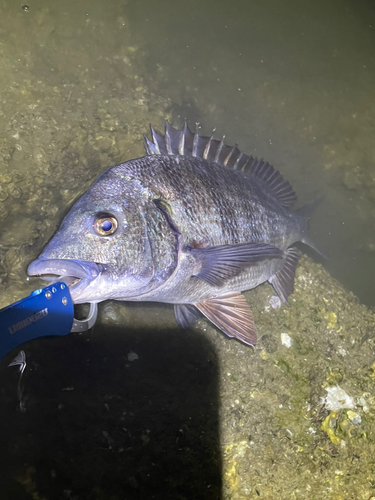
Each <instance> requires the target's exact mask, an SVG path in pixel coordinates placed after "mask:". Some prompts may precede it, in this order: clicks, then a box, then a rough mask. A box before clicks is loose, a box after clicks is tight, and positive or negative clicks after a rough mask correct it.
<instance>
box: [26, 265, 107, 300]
mask: <svg viewBox="0 0 375 500" xmlns="http://www.w3.org/2000/svg"><path fill="white" fill-rule="evenodd" d="M102 268H103V265H102V264H96V263H95V262H86V261H81V260H73V259H72V260H70V259H43V258H39V259H37V260H34V261H33V262H32V263H31V264H30V265H29V267H28V268H27V274H28V275H29V276H37V277H39V278H41V279H43V280H47V281H49V282H50V284H52V283H55V282H57V281H62V282H63V283H65V284H66V285H67V286H68V287H69V291H70V294H71V296H72V300H73V302H75V301H76V300H78V298H79V296H80V295H81V294H82V292H83V290H85V289H86V288H87V287H88V285H90V284H91V283H92V282H93V281H94V280H95V279H96V278H97V277H98V276H99V274H100V273H101V271H102V270H103V269H102ZM87 302H88V301H87Z"/></svg>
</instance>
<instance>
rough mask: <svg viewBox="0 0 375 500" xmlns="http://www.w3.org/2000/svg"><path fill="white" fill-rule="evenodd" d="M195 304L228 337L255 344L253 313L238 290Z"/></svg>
mask: <svg viewBox="0 0 375 500" xmlns="http://www.w3.org/2000/svg"><path fill="white" fill-rule="evenodd" d="M195 306H196V307H197V308H198V309H199V310H200V312H201V313H203V314H204V315H205V316H206V317H207V318H208V319H209V320H210V321H212V323H213V324H214V325H216V326H217V327H218V328H220V330H222V331H223V332H224V333H225V334H226V335H228V337H235V338H236V339H238V340H240V341H241V342H243V343H244V344H248V345H252V346H254V345H255V344H256V341H257V335H256V329H255V326H254V320H253V314H252V312H251V310H250V307H249V306H248V304H247V302H246V300H245V297H244V296H243V295H242V294H241V293H240V292H233V293H230V294H228V295H225V296H224V297H217V298H215V299H208V300H203V301H202V302H197V303H196V304H195Z"/></svg>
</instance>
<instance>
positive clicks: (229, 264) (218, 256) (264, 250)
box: [189, 243, 283, 286]
mask: <svg viewBox="0 0 375 500" xmlns="http://www.w3.org/2000/svg"><path fill="white" fill-rule="evenodd" d="M189 252H190V253H191V254H193V255H194V257H195V258H196V259H197V260H198V261H200V263H201V270H200V272H199V273H198V274H196V275H195V276H196V277H197V278H200V279H202V280H204V281H207V283H209V284H210V285H213V286H222V285H224V283H225V281H226V280H228V279H229V278H233V277H234V276H237V275H238V274H240V272H241V271H242V270H243V269H245V268H246V267H249V266H251V265H252V264H254V263H256V262H259V261H260V260H262V259H267V258H268V259H269V258H273V257H282V255H283V252H282V251H281V250H280V249H279V248H277V247H275V246H274V245H268V244H266V243H241V244H238V245H220V246H216V247H209V248H194V249H190V250H189Z"/></svg>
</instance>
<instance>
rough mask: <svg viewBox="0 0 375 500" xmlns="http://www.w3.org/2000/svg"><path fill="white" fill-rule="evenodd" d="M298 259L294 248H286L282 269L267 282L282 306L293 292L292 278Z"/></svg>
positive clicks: (297, 253)
mask: <svg viewBox="0 0 375 500" xmlns="http://www.w3.org/2000/svg"><path fill="white" fill-rule="evenodd" d="M299 257H300V255H299V252H298V250H297V249H296V248H293V247H290V248H288V249H287V251H286V252H285V258H284V259H285V260H284V265H283V267H282V269H280V271H278V272H277V273H276V274H274V275H273V276H271V278H270V279H269V280H268V282H269V283H271V285H272V286H273V287H274V289H275V292H276V293H277V295H278V296H279V297H280V299H281V300H282V301H283V302H284V304H288V297H289V295H291V294H292V293H293V291H294V278H295V275H296V267H297V264H298V260H299Z"/></svg>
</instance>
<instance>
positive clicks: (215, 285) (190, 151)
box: [27, 121, 316, 346]
mask: <svg viewBox="0 0 375 500" xmlns="http://www.w3.org/2000/svg"><path fill="white" fill-rule="evenodd" d="M150 130H151V138H150V139H149V138H148V137H146V136H144V146H145V155H144V156H143V157H140V158H136V159H132V160H128V161H125V162H124V163H121V164H118V165H116V166H113V167H111V168H109V169H107V170H106V171H105V172H104V173H103V174H101V175H100V177H99V178H98V179H97V180H96V181H95V182H94V183H93V184H92V186H91V187H90V188H89V189H88V190H87V191H86V193H85V194H83V195H82V196H81V198H79V199H78V200H77V201H76V202H75V203H74V204H73V206H72V208H71V209H70V211H69V212H68V214H67V215H66V216H65V218H64V219H63V221H62V223H61V225H60V227H59V229H58V230H57V232H56V233H55V234H54V236H53V237H52V239H51V240H50V241H49V243H47V245H46V246H45V248H44V249H43V250H42V252H41V254H40V255H39V257H38V258H37V259H36V260H34V261H33V262H31V263H30V264H29V266H28V269H27V272H28V274H29V276H38V277H41V278H42V279H48V280H56V281H57V280H61V281H64V282H65V283H66V284H67V285H68V286H69V290H70V293H71V296H72V300H73V301H74V303H75V304H80V303H98V302H101V301H104V300H120V301H144V302H148V301H152V302H162V303H169V304H173V305H174V311H175V316H176V320H177V322H178V323H179V324H180V325H181V326H182V327H183V328H189V327H190V326H192V325H194V323H195V322H196V321H197V320H198V319H200V318H201V317H202V316H203V317H206V318H207V319H208V320H209V321H211V323H213V324H214V325H215V326H216V327H217V328H218V329H219V330H221V331H222V332H223V333H225V334H226V335H227V336H228V337H230V338H236V339H238V340H239V341H241V342H243V343H245V344H247V345H250V346H255V344H256V342H257V333H256V327H255V325H254V319H253V314H252V311H251V309H250V306H249V304H248V303H247V301H246V299H245V297H244V296H243V294H242V293H241V292H243V291H246V290H250V289H253V288H255V287H257V286H258V285H260V284H262V283H265V282H268V283H270V284H271V285H272V286H273V288H274V290H275V292H276V293H277V295H278V296H279V297H280V299H281V301H282V302H283V303H285V304H288V297H289V296H290V294H291V293H293V290H294V279H295V270H296V266H297V263H298V259H299V257H300V252H299V250H298V249H297V248H296V246H295V244H296V243H297V242H302V243H304V244H306V245H309V246H311V247H312V248H314V249H316V247H315V245H314V243H313V242H312V241H311V239H310V237H309V235H308V228H307V226H308V218H309V217H308V216H306V213H304V212H303V211H298V210H293V209H292V207H293V206H294V204H295V202H296V199H297V197H296V194H295V193H294V191H293V189H292V187H291V185H290V184H289V182H288V181H286V180H284V178H283V177H282V175H281V174H280V173H279V172H278V171H277V170H276V169H275V168H274V167H273V166H272V165H270V164H269V163H268V162H267V161H265V160H263V159H258V158H257V157H254V156H252V155H247V154H244V153H242V152H241V151H240V150H239V149H238V146H237V144H236V145H234V146H228V145H226V144H225V143H224V138H223V139H222V140H218V139H215V138H214V136H213V135H212V136H204V135H201V134H200V133H199V130H197V131H196V132H192V131H191V130H190V128H189V127H188V125H187V123H186V122H185V124H184V126H183V127H182V128H181V129H179V128H175V127H173V126H172V125H170V124H169V123H168V122H167V121H166V122H165V128H164V134H162V133H160V132H157V131H156V130H155V129H154V128H153V127H152V126H151V125H150Z"/></svg>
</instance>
